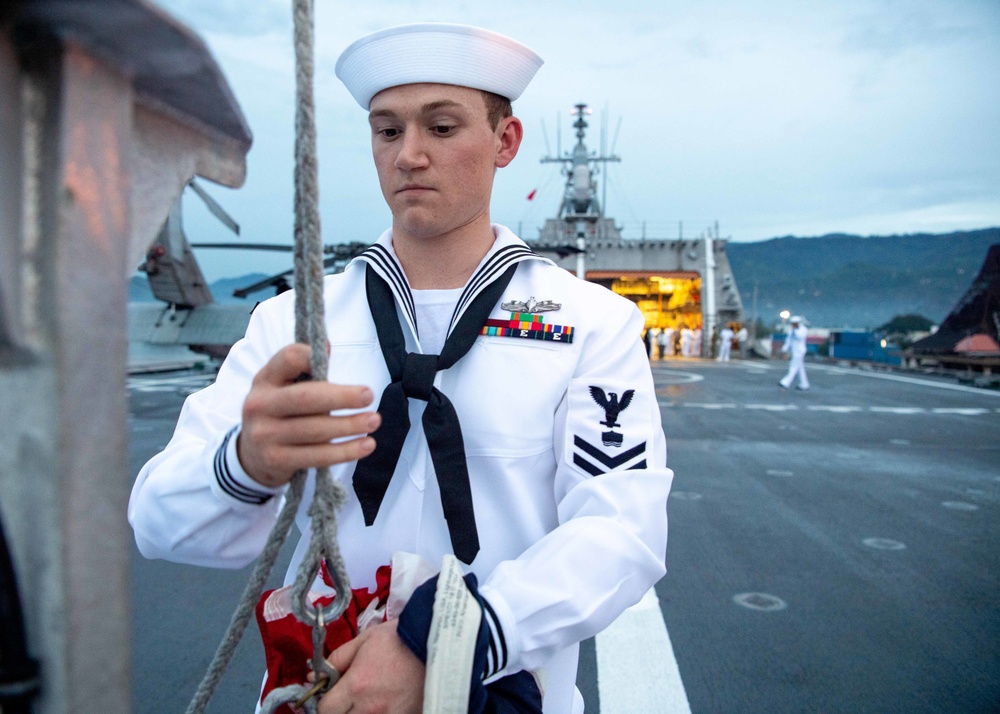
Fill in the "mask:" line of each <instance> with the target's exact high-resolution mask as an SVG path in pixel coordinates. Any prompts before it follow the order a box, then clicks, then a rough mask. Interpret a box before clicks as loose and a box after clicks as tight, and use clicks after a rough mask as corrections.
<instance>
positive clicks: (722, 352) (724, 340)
mask: <svg viewBox="0 0 1000 714" xmlns="http://www.w3.org/2000/svg"><path fill="white" fill-rule="evenodd" d="M735 334H736V333H734V332H733V328H732V327H730V326H729V325H726V326H724V327H723V328H722V332H720V333H719V356H718V357H717V358H716V359H717V360H718V361H719V362H728V361H729V353H730V352H731V351H732V349H733V336H734V335H735Z"/></svg>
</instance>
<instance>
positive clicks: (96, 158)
mask: <svg viewBox="0 0 1000 714" xmlns="http://www.w3.org/2000/svg"><path fill="white" fill-rule="evenodd" d="M250 142H251V136H250V131H249V128H248V127H247V124H246V121H245V119H244V116H243V113H242V112H241V110H240V108H239V105H238V104H237V103H236V100H235V99H234V97H233V95H232V92H231V91H230V89H229V86H228V84H227V82H226V79H225V78H224V76H223V75H222V72H221V71H220V69H219V67H218V65H217V64H216V63H215V61H214V60H213V59H212V57H211V55H210V54H209V52H208V50H207V48H206V47H205V45H204V43H203V42H202V41H201V40H200V39H199V38H198V37H197V36H196V35H194V34H193V33H192V32H191V31H190V30H188V29H187V28H186V27H185V26H183V25H181V24H180V23H178V22H176V21H175V20H173V19H172V18H171V17H169V16H168V15H166V14H165V13H164V12H163V11H161V10H160V9H158V8H157V7H156V6H154V5H152V4H151V3H147V2H144V1H142V0H104V1H103V2H92V1H90V2H88V1H85V0H78V1H73V2H70V1H67V0H14V1H13V2H7V3H3V4H2V5H0V166H3V167H4V171H3V172H2V173H0V215H2V216H3V220H2V221H0V413H2V414H4V415H5V418H4V429H3V430H2V432H0V494H2V495H0V520H2V530H3V533H4V535H5V539H4V540H5V541H6V543H7V545H8V547H7V548H4V549H3V550H4V551H9V552H5V553H0V556H5V555H9V559H8V558H0V559H2V560H3V561H5V564H6V563H7V562H9V564H10V565H11V567H10V568H9V570H8V569H6V568H4V572H3V575H4V577H3V578H2V582H0V587H2V588H3V590H4V592H3V593H2V598H3V602H4V603H5V608H4V609H3V612H2V613H0V615H2V616H3V617H4V618H5V619H9V620H10V622H7V621H5V622H4V623H3V627H2V628H0V629H2V630H3V638H4V642H3V651H2V652H0V669H2V670H3V671H2V673H0V674H2V675H3V680H4V681H3V685H4V687H3V690H2V693H3V697H4V699H3V702H2V704H0V706H2V707H3V709H4V711H8V707H9V711H11V712H14V711H28V710H29V709H30V710H32V711H38V712H42V713H43V714H68V713H69V712H76V711H105V712H128V711H130V710H131V709H132V696H131V688H130V661H131V647H130V641H131V637H130V628H131V617H130V609H131V608H130V598H129V591H130V583H129V575H128V562H129V551H130V546H129V544H130V541H131V534H130V533H129V529H128V524H127V522H126V501H127V497H128V461H127V445H128V420H127V392H126V381H125V380H126V344H127V339H126V301H127V282H128V278H129V276H130V275H131V274H132V273H134V271H135V268H136V266H137V265H138V264H139V262H140V260H141V258H142V256H143V255H144V254H145V252H146V250H147V247H148V246H149V244H150V242H151V241H152V240H153V238H154V236H155V235H156V233H157V231H158V230H159V228H160V226H161V225H162V224H163V221H164V219H165V218H166V216H167V213H168V211H169V209H170V207H171V205H173V204H174V203H175V201H176V200H177V197H178V196H179V195H180V192H181V190H182V189H183V188H184V186H185V185H186V184H187V183H188V182H189V181H190V180H191V179H192V178H193V177H194V176H196V175H197V176H201V177H204V178H206V179H209V180H212V181H215V182H217V183H220V184H223V185H226V186H230V187H238V186H240V185H241V184H242V183H243V180H244V176H245V171H246V153H247V151H248V150H249V147H250ZM12 603H16V605H13V606H12ZM12 613H13V614H12ZM32 700H34V701H33V702H32Z"/></svg>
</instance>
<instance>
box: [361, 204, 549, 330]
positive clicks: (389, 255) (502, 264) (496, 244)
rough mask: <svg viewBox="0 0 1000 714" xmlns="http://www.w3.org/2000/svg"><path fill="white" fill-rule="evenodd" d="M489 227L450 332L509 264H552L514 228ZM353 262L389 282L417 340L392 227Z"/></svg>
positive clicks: (407, 284)
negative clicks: (486, 246) (489, 238)
mask: <svg viewBox="0 0 1000 714" xmlns="http://www.w3.org/2000/svg"><path fill="white" fill-rule="evenodd" d="M492 229H493V235H494V236H496V238H495V240H494V241H493V245H492V247H491V248H490V250H489V252H488V253H487V254H486V255H485V256H484V257H483V259H482V260H481V261H480V263H479V265H478V266H477V267H476V269H475V270H474V271H473V272H472V277H470V278H469V281H468V282H467V283H466V284H465V288H464V289H463V290H462V294H461V296H459V298H458V304H457V305H456V306H455V312H454V313H453V314H452V316H451V323H450V324H449V325H448V332H449V333H450V332H451V330H452V329H453V328H454V327H455V324H456V323H457V322H458V320H459V318H461V317H462V314H463V313H464V312H465V309H466V308H467V307H468V306H469V305H470V304H471V303H472V301H473V300H474V299H475V298H476V296H477V295H478V294H479V293H480V292H482V290H483V288H485V287H486V286H487V285H489V284H490V283H492V282H493V281H494V280H496V279H497V278H498V277H499V276H500V275H501V274H502V273H503V272H504V271H505V270H506V269H507V268H509V267H510V266H511V265H513V264H515V263H520V262H522V261H525V260H539V261H542V262H545V263H548V264H550V265H555V263H553V262H552V261H551V260H549V259H548V258H545V257H543V256H541V255H539V254H538V253H535V252H534V251H533V250H531V248H529V247H528V245H527V243H525V242H524V241H523V240H521V239H520V238H518V237H517V236H516V235H514V233H513V231H511V230H510V229H509V228H507V227H506V226H502V225H500V224H499V223H494V224H493V225H492ZM355 263H366V264H367V265H370V266H371V267H372V269H373V270H374V271H375V272H376V273H378V274H379V275H380V276H381V277H382V279H383V280H385V282H386V283H388V285H389V287H390V288H391V289H392V294H393V295H394V296H395V298H396V303H397V304H398V305H399V306H400V308H401V309H402V312H403V316H404V318H405V319H406V322H407V323H408V324H409V326H410V329H411V330H412V331H413V334H414V335H416V336H417V338H418V339H419V332H418V331H417V318H416V310H415V308H414V306H413V291H412V288H410V282H409V280H407V279H406V273H404V272H403V266H402V265H401V264H400V262H399V258H397V257H396V251H395V250H393V247H392V229H391V228H390V229H389V230H387V231H385V232H384V233H383V234H382V235H381V236H379V239H378V240H377V241H375V243H374V244H373V245H371V246H370V247H369V248H367V249H366V250H365V251H364V252H363V253H361V254H360V255H359V256H357V257H356V258H354V259H353V260H352V261H351V262H350V263H349V264H348V266H347V267H348V269H350V268H351V267H352V266H354V265H355ZM358 267H360V266H358Z"/></svg>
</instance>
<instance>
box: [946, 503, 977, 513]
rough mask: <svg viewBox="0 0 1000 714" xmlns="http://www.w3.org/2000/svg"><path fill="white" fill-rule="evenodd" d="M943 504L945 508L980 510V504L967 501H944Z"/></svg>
mask: <svg viewBox="0 0 1000 714" xmlns="http://www.w3.org/2000/svg"><path fill="white" fill-rule="evenodd" d="M941 505H942V506H944V507H945V508H950V509H951V510H953V511H978V510H979V506H977V505H976V504H974V503H966V502H965V501H942V502H941Z"/></svg>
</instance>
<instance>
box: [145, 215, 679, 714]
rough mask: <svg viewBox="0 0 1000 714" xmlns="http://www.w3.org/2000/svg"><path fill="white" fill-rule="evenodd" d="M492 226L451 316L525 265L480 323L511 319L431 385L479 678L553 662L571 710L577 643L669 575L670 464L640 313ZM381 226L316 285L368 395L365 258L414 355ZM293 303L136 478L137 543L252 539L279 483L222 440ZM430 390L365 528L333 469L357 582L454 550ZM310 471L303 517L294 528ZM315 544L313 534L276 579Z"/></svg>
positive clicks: (398, 277)
mask: <svg viewBox="0 0 1000 714" xmlns="http://www.w3.org/2000/svg"><path fill="white" fill-rule="evenodd" d="M494 233H495V234H496V236H497V239H496V241H495V243H494V245H493V248H492V249H491V251H490V253H489V254H488V255H487V256H486V257H485V258H484V259H483V261H482V263H481V264H480V265H479V267H478V268H477V270H476V272H475V273H474V274H473V276H472V278H471V279H470V281H469V283H468V285H467V286H466V289H465V291H464V292H463V294H462V296H461V298H460V299H459V302H458V307H457V314H456V315H455V316H454V317H453V319H452V321H451V324H452V325H454V324H455V323H456V321H457V320H458V318H459V317H460V315H461V312H462V311H463V309H464V308H465V307H467V305H468V303H469V302H470V301H471V299H472V298H473V297H474V296H475V294H477V293H478V291H479V290H481V289H482V287H483V286H484V285H486V284H488V283H489V282H491V281H492V279H494V278H495V277H496V276H497V275H499V274H500V273H502V272H503V271H504V270H505V269H506V268H507V267H509V265H511V264H512V263H513V262H518V263H519V265H518V269H517V271H516V273H515V274H514V277H513V279H512V280H511V282H510V284H509V285H508V287H507V289H506V290H505V291H504V293H503V296H502V298H501V300H500V301H499V302H498V304H497V305H496V307H495V308H494V309H493V311H492V313H491V315H490V318H491V320H490V322H491V323H493V321H494V320H500V321H504V323H493V324H494V326H493V327H487V328H485V329H484V333H489V334H482V335H480V336H479V337H478V338H477V339H476V341H475V343H474V344H473V346H472V349H471V350H470V351H469V352H468V354H466V355H465V356H464V357H463V358H462V359H461V360H460V361H459V362H458V363H457V364H455V365H454V366H453V367H451V368H450V369H447V370H443V371H441V372H438V374H437V376H436V378H435V381H434V386H435V387H437V388H438V389H440V390H441V391H442V392H443V393H444V394H445V395H447V396H448V397H449V398H450V400H451V402H452V403H453V404H454V406H455V410H456V412H457V414H458V417H459V420H460V422H461V430H462V435H463V438H464V443H465V452H466V458H467V462H468V470H469V477H470V481H471V488H472V496H473V503H474V509H475V520H476V524H477V529H478V534H479V540H480V544H481V549H480V551H479V552H478V555H477V556H476V558H475V560H474V561H473V562H472V564H471V566H469V568H468V570H469V571H471V572H475V573H476V575H477V577H478V578H479V581H480V584H481V589H480V592H481V594H482V595H483V597H484V598H485V599H486V600H487V601H488V602H489V603H490V605H491V606H492V611H493V613H490V612H489V608H487V611H486V613H484V615H485V616H486V617H487V621H488V624H489V626H490V629H491V635H492V639H493V643H494V644H495V645H496V647H497V652H498V655H497V657H498V660H499V661H497V662H495V663H493V666H491V667H490V671H489V672H487V675H488V678H489V680H490V681H492V679H495V678H497V677H499V676H503V675H505V674H510V673H513V672H516V671H519V670H521V669H529V670H533V671H536V672H542V671H544V675H543V676H542V681H543V682H544V683H545V691H544V708H545V711H546V712H559V713H567V712H574V711H581V710H582V701H581V699H580V696H579V693H578V692H576V691H575V686H574V684H575V679H576V666H577V652H578V646H577V643H578V642H579V641H580V640H582V639H585V638H587V637H590V636H592V635H594V634H596V633H597V632H599V631H600V630H602V629H603V628H604V627H606V626H607V625H608V624H610V623H611V622H612V621H613V620H614V618H615V617H617V616H618V614H620V613H621V612H622V611H623V610H624V609H625V608H626V607H628V606H629V605H631V604H633V603H635V602H637V601H638V600H639V598H640V597H642V595H643V594H644V593H645V592H646V590H648V589H649V588H650V587H651V586H652V585H653V584H654V583H655V582H656V581H657V580H658V579H659V578H660V577H661V576H662V575H663V574H664V572H665V564H664V562H665V557H666V544H667V496H668V493H669V489H670V483H671V480H672V478H673V474H672V472H671V471H670V470H669V469H667V468H666V443H665V439H664V436H663V430H662V426H661V418H660V412H659V408H658V406H657V402H656V395H655V393H654V389H653V381H652V376H651V374H650V370H649V361H648V359H647V358H646V356H645V354H644V353H643V352H644V350H643V345H642V340H641V337H640V336H641V334H642V328H643V319H642V316H641V315H640V313H639V311H638V310H637V309H636V307H635V306H634V305H633V304H632V303H631V302H629V301H627V300H625V299H623V298H621V297H619V296H617V295H615V294H614V293H612V292H610V291H609V290H607V289H605V288H602V287H599V286H597V285H594V284H591V283H587V282H584V281H581V280H578V279H577V278H575V277H574V276H573V275H571V274H570V273H569V272H567V271H565V270H563V269H562V268H559V267H557V266H555V265H554V264H553V263H552V262H551V261H549V260H547V259H545V258H542V257H540V256H538V255H536V254H534V253H532V252H531V251H530V250H529V249H528V248H527V246H526V245H525V244H524V243H523V242H521V241H520V240H519V239H518V238H517V237H516V236H514V235H513V234H512V233H511V232H510V231H509V230H507V229H506V228H504V227H502V226H494ZM391 237H392V236H391V231H387V232H386V233H385V234H383V235H382V236H381V238H379V240H378V243H377V244H376V246H373V248H370V249H369V250H368V251H367V252H366V253H365V254H364V255H362V256H360V257H358V258H356V259H355V260H354V261H352V262H351V264H350V265H348V267H347V269H346V270H345V271H344V273H342V274H340V275H334V276H328V277H327V278H326V282H325V302H326V323H327V331H328V334H329V338H330V342H331V354H330V368H329V379H330V381H331V382H336V383H341V384H364V385H368V386H369V387H370V388H371V389H372V391H373V393H374V394H375V395H376V402H377V400H378V395H380V394H381V393H382V391H383V389H384V388H385V386H386V385H387V384H388V383H389V373H388V371H387V368H386V366H385V362H384V359H383V357H382V353H381V351H380V349H379V344H378V340H377V337H376V331H375V326H374V324H373V323H372V319H371V314H370V312H369V308H368V304H367V301H366V293H365V272H366V265H372V266H373V268H374V269H375V270H376V271H378V272H379V274H380V275H381V276H382V277H383V278H385V279H386V281H387V282H388V283H389V284H390V285H391V286H392V289H393V293H394V295H395V298H396V309H397V313H398V315H399V318H400V322H401V325H402V327H403V332H404V334H405V339H406V349H407V350H408V351H411V352H421V351H422V350H421V343H420V340H419V337H418V331H417V327H418V326H417V325H416V324H415V317H414V311H413V303H412V296H411V291H410V289H409V286H408V284H407V283H406V279H405V276H404V275H403V271H402V269H401V267H400V266H399V263H398V261H397V260H396V258H395V255H394V254H393V252H392V242H391ZM545 301H551V303H555V304H557V305H558V306H559V307H558V309H557V310H551V311H546V312H538V313H536V314H531V315H522V316H521V319H525V320H528V319H531V320H534V321H535V322H534V323H533V324H531V325H529V324H527V323H526V322H525V323H523V324H521V325H517V326H516V327H502V326H501V327H496V326H495V325H496V324H501V325H502V324H505V323H507V321H509V320H511V317H512V314H511V310H510V309H509V308H510V306H511V305H510V304H511V303H513V302H520V303H525V304H527V305H532V306H533V305H535V304H536V302H543V303H544V302H545ZM551 303H549V306H550V307H551ZM502 304H507V305H508V308H507V309H504V308H502V307H501V305H502ZM293 316H294V306H293V297H292V294H291V293H285V294H282V295H279V296H277V297H275V298H272V299H270V300H267V301H266V302H263V303H261V304H260V305H259V306H258V307H257V309H256V310H255V311H254V314H253V317H252V319H251V321H250V325H249V327H248V329H247V334H246V337H245V338H244V339H243V340H241V341H240V342H239V343H237V344H236V345H234V346H233V349H232V351H231V352H230V354H229V357H228V358H227V359H226V361H225V363H224V364H223V365H222V367H221V369H220V370H219V375H218V378H217V380H216V382H215V383H214V384H213V385H211V386H209V387H207V388H206V389H204V390H202V391H201V392H198V393H196V394H193V395H191V396H190V397H189V398H188V399H187V401H186V402H185V404H184V407H183V409H182V411H181V415H180V418H179V421H178V424H177V428H176V431H175V432H174V435H173V438H172V439H171V441H170V443H169V444H168V445H167V447H166V448H165V449H164V451H163V452H161V453H160V454H158V455H157V456H155V457H154V458H153V459H151V460H150V461H149V463H147V464H146V465H145V466H144V467H143V469H142V470H141V472H140V473H139V475H138V477H137V479H136V483H135V487H134V489H133V491H132V497H131V500H130V503H129V520H130V522H131V523H132V526H133V528H134V530H135V537H136V542H137V544H138V546H139V549H140V551H141V552H142V553H143V555H145V556H146V557H150V558H166V559H168V560H173V561H178V562H184V563H193V564H197V565H205V566H213V567H231V568H239V567H242V566H244V565H246V564H247V563H249V562H250V561H252V560H253V559H254V558H256V557H257V555H258V554H259V553H260V550H261V548H262V547H263V544H264V542H265V540H266V538H267V534H268V532H269V531H270V529H271V526H272V525H273V523H274V520H275V517H276V514H277V512H278V510H279V508H280V505H281V504H280V502H281V500H282V499H281V494H282V493H283V490H284V489H283V488H282V489H267V488H265V487H263V486H261V485H260V484H258V483H257V482H255V481H253V480H252V479H250V478H249V476H247V475H246V473H245V472H243V470H242V469H241V468H240V465H239V462H238V460H237V459H236V455H235V442H236V439H235V438H233V435H234V433H235V430H236V429H238V427H239V422H240V417H241V408H242V404H243V400H244V398H245V397H246V395H247V392H248V391H249V388H250V383H251V380H252V379H253V377H254V375H256V374H257V372H258V371H259V370H260V369H261V367H263V366H264V364H265V363H266V362H267V361H268V360H269V359H270V358H271V357H272V356H273V355H274V354H275V353H276V352H277V351H278V350H280V349H281V348H283V347H285V346H286V345H288V344H290V343H292V342H293V341H294V335H293V329H294V318H293ZM539 333H543V334H547V335H549V336H548V337H544V336H541V335H539ZM425 404H426V402H423V401H420V400H418V399H410V400H409V411H410V423H411V425H412V426H411V428H410V431H409V433H408V434H407V436H406V440H405V442H404V444H403V448H402V453H401V456H400V458H399V462H398V465H397V468H396V471H395V473H394V474H393V477H392V480H391V482H390V484H389V487H388V491H387V493H386V494H385V498H384V500H383V501H382V504H381V509H380V510H379V512H378V516H377V518H376V520H375V522H374V524H373V525H372V526H370V527H366V526H365V524H364V519H363V516H362V513H361V507H360V504H359V502H358V500H357V498H356V496H355V494H354V491H353V489H352V488H351V479H352V475H353V472H354V467H355V464H354V463H353V462H352V463H348V464H342V465H339V466H335V467H333V468H332V469H331V472H332V474H333V477H334V478H336V479H338V480H339V481H341V482H342V483H344V484H345V486H346V488H347V491H348V494H349V497H348V501H347V503H346V505H345V506H344V508H343V510H342V512H341V514H340V520H339V522H340V531H339V535H340V547H341V549H342V552H343V555H344V558H345V561H346V563H347V568H348V572H349V575H350V578H351V584H352V586H353V587H356V588H357V587H374V582H375V571H376V569H377V568H378V567H379V566H380V565H385V564H387V563H389V561H390V558H391V556H392V554H393V553H394V552H396V551H408V552H415V553H417V554H419V555H421V556H423V557H424V558H426V559H427V560H429V561H431V562H433V563H440V562H441V558H442V556H443V555H444V554H446V553H450V552H452V546H451V541H450V538H449V532H448V527H447V524H446V522H445V520H444V517H443V514H442V506H441V500H440V492H439V489H438V479H437V477H436V475H435V473H434V468H433V464H432V462H431V457H430V453H429V451H428V447H427V444H426V440H425V437H424V434H423V427H422V424H421V419H420V417H421V414H422V411H423V408H424V406H425ZM312 478H313V477H312V476H310V484H309V486H307V490H306V496H305V499H304V501H303V504H302V507H301V508H300V511H299V514H298V517H297V523H298V525H299V527H300V529H303V530H305V531H308V528H309V519H308V517H307V516H306V515H305V514H306V510H307V508H308V504H309V501H310V494H311V479H312ZM271 496H275V497H273V498H272V497H271ZM308 540H309V538H308V532H306V533H305V534H304V537H303V538H302V540H301V541H300V543H299V546H298V548H297V549H296V552H295V555H294V557H293V558H292V562H291V564H290V565H289V569H288V572H287V574H286V577H285V582H286V583H290V582H291V581H292V580H293V579H294V577H295V573H296V569H297V567H298V563H299V560H300V559H301V554H302V552H304V550H305V549H306V546H307V544H308Z"/></svg>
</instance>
